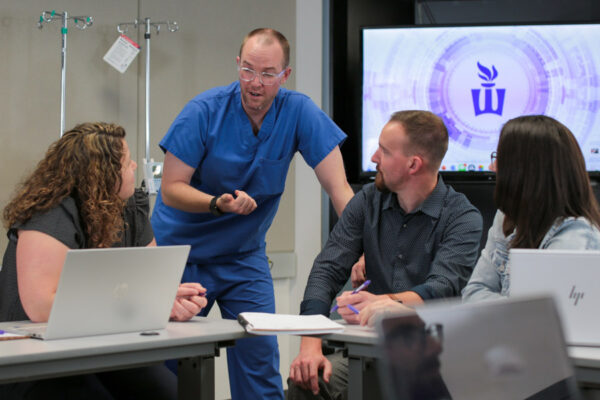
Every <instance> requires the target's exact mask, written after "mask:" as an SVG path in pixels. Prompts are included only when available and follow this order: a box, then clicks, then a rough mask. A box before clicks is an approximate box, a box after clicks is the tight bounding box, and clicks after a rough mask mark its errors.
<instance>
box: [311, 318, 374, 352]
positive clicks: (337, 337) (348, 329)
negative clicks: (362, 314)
mask: <svg viewBox="0 0 600 400" xmlns="http://www.w3.org/2000/svg"><path fill="white" fill-rule="evenodd" d="M335 322H337V323H339V324H341V325H344V330H343V331H342V332H334V333H328V334H326V335H322V336H321V338H322V339H323V340H328V341H329V340H333V341H340V342H346V343H353V344H364V345H371V346H374V345H376V344H377V342H378V340H379V339H378V335H377V332H376V331H375V328H370V327H368V326H360V325H350V324H347V323H346V321H344V320H339V321H335Z"/></svg>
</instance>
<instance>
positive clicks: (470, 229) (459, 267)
mask: <svg viewBox="0 0 600 400" xmlns="http://www.w3.org/2000/svg"><path fill="white" fill-rule="evenodd" d="M481 231H482V219H481V214H480V213H479V210H477V208H475V207H474V206H473V205H472V204H471V203H469V201H468V200H467V198H466V197H465V196H464V195H463V194H462V193H457V192H455V191H454V189H452V188H451V187H450V186H446V184H445V183H444V181H443V180H442V178H441V177H439V178H438V183H437V185H436V187H435V189H434V190H433V192H432V193H431V194H430V195H429V197H427V199H425V201H424V202H423V203H422V204H421V205H420V206H419V207H417V209H416V210H414V211H413V212H411V213H408V214H407V213H405V212H404V211H403V210H402V208H401V207H400V205H399V204H398V199H397V197H396V194H395V193H390V192H385V193H384V192H380V191H378V190H377V188H375V185H374V184H369V185H366V186H364V187H363V189H362V190H361V191H360V192H358V193H357V194H356V195H355V196H354V197H353V198H352V200H350V202H349V203H348V205H347V206H346V208H345V209H344V212H343V214H342V216H341V218H340V220H339V221H338V223H337V224H336V225H335V227H334V228H333V230H332V232H331V234H330V236H329V239H328V241H327V244H326V245H325V248H324V249H323V250H322V251H321V253H320V254H319V255H318V256H317V258H316V259H315V262H314V265H313V268H312V270H311V272H310V275H309V277H308V283H307V285H306V290H305V292H304V300H303V301H302V304H301V306H300V313H301V314H324V315H329V307H330V306H331V302H332V301H333V299H334V297H335V295H336V294H337V293H338V292H339V291H340V289H341V288H342V287H343V286H344V284H345V283H346V281H347V280H348V278H349V277H350V273H351V271H352V266H353V265H354V263H355V262H356V261H357V260H358V258H359V257H360V255H361V254H362V253H363V252H364V254H365V264H366V273H367V277H368V279H370V280H371V285H370V286H369V288H368V291H369V292H371V293H374V294H384V293H398V292H403V291H407V290H411V291H414V292H416V293H417V294H418V295H419V296H421V298H423V300H428V299H434V298H441V297H452V296H460V292H461V290H462V288H463V287H464V286H465V285H466V283H467V281H468V279H469V276H470V275H471V272H472V271H473V266H474V265H475V262H476V260H477V252H478V250H479V241H480V238H481Z"/></svg>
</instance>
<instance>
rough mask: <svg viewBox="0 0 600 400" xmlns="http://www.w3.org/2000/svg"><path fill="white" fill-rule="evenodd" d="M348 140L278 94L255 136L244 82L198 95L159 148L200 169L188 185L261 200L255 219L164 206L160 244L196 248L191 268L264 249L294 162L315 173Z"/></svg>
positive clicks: (304, 105)
mask: <svg viewBox="0 0 600 400" xmlns="http://www.w3.org/2000/svg"><path fill="white" fill-rule="evenodd" d="M345 138H346V135H345V134H344V133H343V132H342V131H341V130H340V128H339V127H338V126H337V125H336V124H335V123H334V122H333V121H332V120H331V119H330V118H329V117H328V116H327V115H326V114H325V113H324V112H323V111H322V110H320V109H319V108H318V107H317V106H316V105H315V104H314V103H313V102H312V100H310V98H309V97H307V96H305V95H303V94H301V93H298V92H295V91H291V90H287V89H284V88H280V89H279V92H278V94H277V96H276V97H275V99H274V100H273V103H272V105H271V107H270V108H269V110H268V111H267V114H266V115H265V118H264V120H263V123H262V125H261V128H260V131H259V132H258V134H257V135H254V133H253V132H252V126H251V124H250V120H249V119H248V116H247V115H246V113H245V112H244V110H243V108H242V102H241V93H240V86H239V82H234V83H232V84H230V85H229V86H224V87H218V88H214V89H211V90H208V91H206V92H204V93H201V94H199V95H198V96H196V97H195V98H194V99H193V100H191V101H190V102H189V103H188V104H187V105H186V106H185V107H184V109H183V110H182V111H181V113H180V114H179V116H178V117H177V118H176V119H175V121H174V122H173V124H172V125H171V127H170V128H169V131H168V132H167V134H166V135H165V137H164V138H163V139H162V141H161V142H160V147H161V149H162V150H163V151H165V152H166V151H169V152H170V153H172V154H173V155H174V156H175V157H177V158H179V159H180V160H182V161H183V162H185V163H186V164H187V165H189V166H191V167H193V168H195V169H196V171H195V172H194V175H193V176H192V179H191V182H190V184H191V185H192V186H193V187H195V188H197V189H198V190H201V191H203V192H205V193H208V194H212V195H220V194H223V193H231V194H233V193H234V191H235V190H243V191H245V192H247V193H248V194H249V195H250V196H251V197H253V198H254V200H256V203H257V206H258V207H257V208H256V210H254V211H253V212H252V213H250V214H249V215H237V214H225V215H223V216H221V217H215V216H213V215H212V214H210V213H188V212H185V211H181V210H177V209H175V208H172V207H169V206H167V205H165V204H164V203H163V201H162V196H161V193H160V192H159V194H158V196H157V201H156V205H155V207H154V212H153V214H152V226H153V228H154V233H155V236H156V240H157V243H158V244H159V245H174V244H190V245H191V246H192V250H191V252H190V258H189V262H191V263H194V264H203V263H207V262H215V261H218V260H219V259H223V261H225V260H228V259H234V258H236V257H237V256H238V255H239V254H241V253H248V252H253V251H257V250H261V249H264V247H265V235H266V232H267V230H268V229H269V227H270V226H271V222H272V221H273V218H274V216H275V213H276V212H277V207H278V204H279V200H280V198H281V194H282V193H283V189H284V187H285V178H286V175H287V170H288V168H289V165H290V162H291V160H292V157H293V156H294V154H295V153H296V151H300V153H301V154H302V156H303V157H304V160H305V161H306V163H307V164H308V165H310V166H311V168H314V167H316V166H317V165H318V164H319V162H321V160H323V159H324V158H325V157H326V156H327V155H328V154H329V153H330V152H331V151H332V150H333V149H334V148H335V146H337V145H339V144H341V143H342V142H343V141H344V140H345Z"/></svg>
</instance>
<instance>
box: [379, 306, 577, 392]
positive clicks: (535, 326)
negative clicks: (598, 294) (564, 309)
mask: <svg viewBox="0 0 600 400" xmlns="http://www.w3.org/2000/svg"><path fill="white" fill-rule="evenodd" d="M377 329H378V330H379V334H380V341H381V343H380V352H381V354H382V362H383V364H384V365H383V366H382V367H383V368H381V369H380V371H381V373H380V374H379V376H380V379H381V383H382V389H383V393H385V398H386V399H399V400H420V399H429V400H447V399H461V400H462V399H466V400H470V399H473V400H480V399H486V400H494V399H498V400H505V399H550V400H552V399H579V394H578V389H577V386H576V381H575V378H574V373H573V370H572V367H571V365H570V362H569V359H568V356H567V352H566V346H565V343H564V339H563V335H562V331H561V325H560V321H559V317H558V314H557V312H556V308H555V306H554V302H553V300H552V299H551V298H549V297H544V298H530V299H526V300H523V299H522V300H514V299H505V300H502V301H488V302H482V303H475V304H464V305H463V304H459V303H457V304H447V303H446V304H436V305H431V306H424V307H420V308H418V309H417V310H416V313H409V314H403V315H395V316H391V317H388V318H385V319H383V320H382V321H380V323H379V325H378V326H377Z"/></svg>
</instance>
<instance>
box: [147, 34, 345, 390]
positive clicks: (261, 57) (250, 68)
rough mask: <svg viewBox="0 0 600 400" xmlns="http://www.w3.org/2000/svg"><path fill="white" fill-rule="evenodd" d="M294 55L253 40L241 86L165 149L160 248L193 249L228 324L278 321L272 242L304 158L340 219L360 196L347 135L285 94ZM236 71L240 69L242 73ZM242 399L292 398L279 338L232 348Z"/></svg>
mask: <svg viewBox="0 0 600 400" xmlns="http://www.w3.org/2000/svg"><path fill="white" fill-rule="evenodd" d="M289 62H290V46H289V43H288V41H287V39H286V38H285V37H284V36H283V35H282V34H281V33H280V32H277V31H275V30H273V29H268V28H259V29H255V30H253V31H252V32H250V33H249V34H248V35H246V37H245V38H244V41H243V43H242V45H241V47H240V52H239V55H238V56H237V58H236V63H237V72H238V78H239V80H238V81H236V82H233V83H232V84H230V85H228V86H224V87H217V88H213V89H210V90H208V91H206V92H204V93H201V94H199V95H198V96H196V97H195V98H194V99H192V100H191V101H190V102H189V103H188V104H187V105H186V106H185V108H184V109H183V110H182V111H181V113H180V114H179V116H178V117H177V118H176V119H175V121H174V122H173V124H172V125H171V127H170V129H169V131H168V132H167V134H166V135H165V137H164V138H163V139H162V140H161V142H160V147H161V149H162V150H163V151H164V152H165V161H164V173H163V178H162V186H161V189H160V193H159V194H158V196H157V199H156V206H155V208H154V213H153V215H152V226H153V228H154V233H155V235H156V241H157V243H158V244H159V245H161V246H164V245H175V244H190V245H191V246H192V249H191V251H190V256H189V259H188V264H187V266H186V268H185V272H184V274H183V278H182V280H183V281H184V282H202V284H203V285H204V286H205V287H206V289H207V293H206V299H207V301H208V305H207V306H206V308H205V309H204V310H203V311H202V315H206V314H207V313H208V311H209V310H210V309H211V307H212V306H213V304H214V303H215V301H216V302H217V304H218V305H219V308H220V310H221V315H222V316H223V318H227V319H235V318H237V316H238V314H239V313H240V312H244V311H256V312H270V313H273V312H275V297H274V292H273V281H272V278H271V272H270V269H269V263H268V260H267V256H266V253H265V235H266V232H267V230H268V229H269V227H270V226H271V222H272V221H273V218H274V216H275V213H276V212H277V207H278V205H279V200H280V199H281V195H282V193H283V189H284V186H285V179H286V175H287V170H288V167H289V165H290V162H291V161H292V158H293V157H294V155H295V154H296V152H298V151H299V152H300V153H301V154H302V157H303V158H304V160H305V161H306V163H307V164H308V165H309V166H310V167H312V168H313V169H314V171H315V175H316V176H317V178H318V180H319V182H320V183H321V185H322V186H323V188H324V189H325V191H326V192H327V194H329V196H330V197H331V201H332V203H333V205H334V207H335V209H336V211H337V212H338V214H340V213H341V212H342V210H343V209H344V207H345V206H346V203H347V202H348V201H349V200H350V198H351V197H352V196H353V192H352V189H351V188H350V185H348V182H347V181H346V174H345V172H344V165H343V162H342V156H341V152H340V149H339V145H340V144H341V143H342V142H343V141H344V139H345V138H346V135H345V134H344V133H343V132H342V131H341V130H340V129H339V128H338V127H337V126H336V125H335V123H334V122H333V121H332V120H331V119H330V118H329V117H328V116H327V115H326V114H325V113H324V112H323V111H321V110H320V109H319V108H318V107H317V106H316V105H315V104H314V103H313V102H312V101H311V100H310V99H309V98H308V97H307V96H305V95H303V94H301V93H298V92H295V91H292V90H287V89H284V88H282V87H281V85H283V84H284V83H285V82H286V80H287V79H288V78H289V76H290V73H291V68H290V66H289ZM232 66H233V65H232ZM227 365H228V370H229V379H230V388H231V396H232V398H234V399H283V384H282V381H281V375H280V374H279V351H278V347H277V338H276V337H275V336H262V337H255V338H247V339H242V340H238V341H237V342H236V345H235V346H234V347H232V348H229V349H227Z"/></svg>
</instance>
